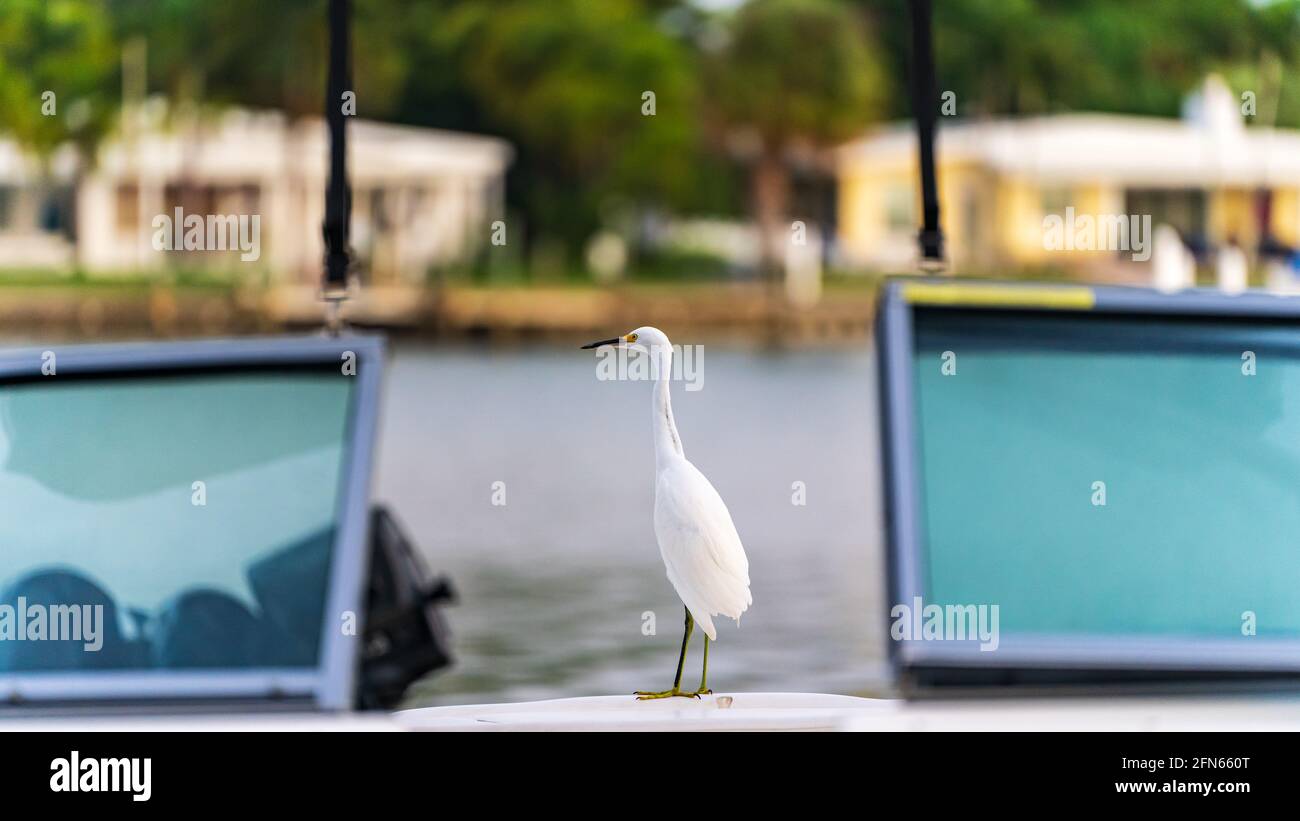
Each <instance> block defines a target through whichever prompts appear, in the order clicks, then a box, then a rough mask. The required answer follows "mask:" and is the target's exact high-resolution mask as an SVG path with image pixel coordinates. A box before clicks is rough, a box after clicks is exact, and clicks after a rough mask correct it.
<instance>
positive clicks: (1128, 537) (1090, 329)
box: [913, 310, 1300, 638]
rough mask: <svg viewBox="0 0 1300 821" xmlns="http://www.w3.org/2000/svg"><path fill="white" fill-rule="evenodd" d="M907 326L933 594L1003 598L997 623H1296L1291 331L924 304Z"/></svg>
mask: <svg viewBox="0 0 1300 821" xmlns="http://www.w3.org/2000/svg"><path fill="white" fill-rule="evenodd" d="M915 334H916V346H915V357H914V361H913V368H914V379H915V383H914V384H915V388H916V403H917V417H918V438H919V442H918V443H917V445H918V449H919V461H920V468H921V488H920V492H921V510H922V525H923V528H924V550H923V568H922V570H923V572H922V578H923V586H924V591H923V592H924V595H925V597H926V598H927V599H928V600H929V601H932V602H935V603H940V604H997V605H999V610H1000V627H1001V630H1002V631H1003V633H1004V634H1007V633H1012V632H1014V633H1031V634H1047V633H1056V634H1059V633H1064V634H1094V635H1120V634H1124V635H1134V634H1137V635H1152V636H1169V637H1175V636H1176V637H1224V638H1231V637H1241V636H1242V631H1241V627H1242V622H1243V614H1247V613H1248V612H1249V613H1253V614H1255V618H1256V625H1257V629H1258V634H1259V636H1273V637H1292V638H1293V637H1296V636H1297V635H1300V594H1298V593H1297V591H1300V327H1297V326H1294V325H1293V326H1287V325H1286V324H1283V323H1272V324H1268V323H1259V322H1250V323H1246V322H1230V321H1223V322H1215V321H1204V320H1195V321H1193V320H1181V319H1175V318H1159V317H1143V318H1136V317H1134V318H1124V317H1107V316H1105V315H1079V314H1068V313H1060V314H1053V315H1044V314H1036V313H1016V312H1005V313H992V312H982V313H980V312H968V311H957V310H920V311H918V312H917V314H916V325H915ZM945 352H951V353H952V354H953V356H955V359H953V357H947V359H948V360H949V361H951V362H952V363H953V364H954V365H955V373H953V374H952V375H944V368H943V365H944V361H945ZM1246 352H1250V354H1253V356H1251V355H1247V356H1246V358H1245V359H1243V354H1245V353H1246ZM1252 361H1253V365H1254V375H1247V374H1248V373H1249V371H1250V368H1249V367H1246V368H1245V369H1244V370H1245V372H1244V371H1243V366H1247V365H1249V364H1251V362H1252ZM1097 483H1104V494H1105V495H1104V502H1105V504H1104V505H1102V504H1099V502H1100V501H1101V500H1102V496H1101V495H1100V494H1101V491H1102V490H1103V485H1101V484H1097Z"/></svg>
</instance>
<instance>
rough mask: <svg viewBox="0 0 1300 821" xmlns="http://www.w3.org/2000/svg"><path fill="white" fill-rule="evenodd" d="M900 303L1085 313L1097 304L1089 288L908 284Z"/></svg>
mask: <svg viewBox="0 0 1300 821" xmlns="http://www.w3.org/2000/svg"><path fill="white" fill-rule="evenodd" d="M903 299H904V300H906V301H907V302H910V303H913V304H916V305H954V306H962V305H978V306H984V307H994V308H1051V309H1064V310H1076V311H1087V310H1091V309H1092V307H1093V306H1094V305H1096V304H1097V298H1096V296H1095V295H1094V294H1093V292H1092V289H1091V288H1084V287H1081V286H1080V287H1074V286H1064V287H1056V286H1049V287H1042V288H1033V287H1025V286H1019V285H956V284H954V285H948V284H943V285H939V284H935V283H929V282H908V283H906V284H904V285H903Z"/></svg>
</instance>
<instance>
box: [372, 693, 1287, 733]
mask: <svg viewBox="0 0 1300 821" xmlns="http://www.w3.org/2000/svg"><path fill="white" fill-rule="evenodd" d="M395 719H396V721H397V722H398V723H399V724H401V725H402V726H403V727H406V728H408V729H411V730H424V731H429V730H432V731H478V732H491V731H503V730H656V731H698V730H843V731H858V732H891V731H933V730H1022V731H1031V730H1114V731H1151V730H1200V731H1207V730H1282V729H1286V730H1300V699H1298V698H1295V697H1271V696H1270V697H1261V696H1234V697H1132V698H1072V699H1059V698H1054V699H1046V698H1044V699H1032V700H1031V699H978V700H977V699H964V700H953V701H913V702H908V701H901V700H893V699H866V698H854V697H852V696H836V695H819V694H813V693H735V694H732V695H726V694H721V693H720V694H717V695H713V696H705V697H704V698H702V699H699V700H698V701H697V700H694V699H690V700H688V699H683V698H673V699H662V700H656V701H637V700H636V699H635V698H633V697H632V696H598V697H592V698H567V699H556V700H552V701H535V702H524V703H518V704H483V705H466V706H456V707H428V708H424V709H418V710H407V711H404V712H400V713H397V714H395Z"/></svg>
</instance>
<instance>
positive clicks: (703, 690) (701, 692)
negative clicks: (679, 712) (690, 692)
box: [695, 687, 713, 698]
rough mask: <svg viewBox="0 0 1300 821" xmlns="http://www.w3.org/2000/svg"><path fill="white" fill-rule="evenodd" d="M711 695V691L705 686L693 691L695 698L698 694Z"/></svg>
mask: <svg viewBox="0 0 1300 821" xmlns="http://www.w3.org/2000/svg"><path fill="white" fill-rule="evenodd" d="M711 695H713V691H712V690H710V689H709V688H707V687H701V688H700V689H698V690H696V691H695V697H696V698H699V697H700V696H711Z"/></svg>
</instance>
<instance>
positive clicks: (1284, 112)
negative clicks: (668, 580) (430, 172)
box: [0, 0, 1300, 260]
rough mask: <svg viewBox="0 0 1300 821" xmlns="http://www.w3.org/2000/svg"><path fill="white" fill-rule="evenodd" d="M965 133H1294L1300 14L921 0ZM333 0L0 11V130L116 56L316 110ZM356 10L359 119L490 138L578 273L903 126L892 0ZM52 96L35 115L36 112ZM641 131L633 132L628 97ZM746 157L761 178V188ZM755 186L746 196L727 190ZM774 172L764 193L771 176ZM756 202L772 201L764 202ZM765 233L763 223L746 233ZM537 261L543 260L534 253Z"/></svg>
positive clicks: (112, 88) (101, 97)
mask: <svg viewBox="0 0 1300 821" xmlns="http://www.w3.org/2000/svg"><path fill="white" fill-rule="evenodd" d="M934 5H935V10H934V19H935V51H936V56H937V62H938V81H939V87H940V89H941V90H952V91H954V92H956V94H957V103H958V114H959V115H960V116H963V117H975V116H984V115H1006V114H1011V115H1020V114H1035V113H1047V112H1056V111H1068V110H1076V111H1079V110H1090V111H1114V112H1123V113H1133V114H1147V115H1157V116H1176V115H1177V114H1178V111H1179V107H1180V105H1181V102H1182V100H1183V98H1184V96H1185V95H1186V94H1187V92H1188V91H1190V90H1192V89H1194V88H1195V87H1196V86H1197V85H1198V84H1199V83H1200V82H1201V80H1202V79H1203V77H1204V76H1205V75H1206V74H1207V73H1209V72H1213V71H1217V72H1220V73H1222V74H1223V75H1224V76H1225V77H1226V78H1227V79H1228V81H1229V82H1230V83H1231V84H1232V86H1233V88H1234V90H1235V91H1236V92H1238V93H1240V92H1241V91H1243V90H1251V91H1254V92H1255V93H1256V96H1257V99H1258V109H1259V114H1258V115H1257V117H1256V118H1255V123H1256V124H1269V123H1270V122H1275V123H1276V124H1279V125H1285V126H1291V127H1300V84H1296V83H1295V82H1293V81H1292V80H1291V77H1293V76H1294V75H1295V74H1296V70H1297V68H1300V0H1281V1H1280V2H1265V1H1264V0H937V2H935V4H934ZM326 7H327V0H276V2H267V0H220V2H214V0H3V9H2V11H0V106H3V109H0V110H3V112H4V117H3V120H2V121H0V127H3V128H5V129H6V130H8V131H10V132H12V133H14V134H16V135H17V136H18V137H19V138H20V139H21V140H23V141H24V142H26V143H28V144H30V145H33V146H35V147H37V148H38V149H40V150H42V151H48V150H49V149H50V148H52V147H53V146H55V145H57V144H58V143H60V142H62V141H64V140H67V139H73V140H75V141H76V142H77V143H78V144H80V145H81V146H82V147H83V148H90V147H93V145H94V144H95V142H96V141H97V140H98V139H99V138H100V137H101V136H102V135H103V134H104V133H105V132H106V130H107V129H108V128H109V127H110V126H111V125H112V120H113V116H114V114H115V107H116V104H117V102H118V100H119V99H120V95H121V83H122V78H121V69H120V67H119V66H120V49H121V46H122V44H123V43H125V42H127V41H128V40H130V39H142V40H143V41H144V42H145V43H146V45H147V66H148V72H147V73H148V90H149V91H150V92H151V93H163V94H166V95H167V96H168V97H170V98H171V99H172V100H174V101H177V102H190V101H194V102H207V103H216V104H239V105H246V106H254V107H274V108H279V109H282V110H284V111H286V112H288V113H290V114H291V115H294V116H306V115H310V116H316V115H318V113H319V112H320V111H321V109H322V107H323V102H324V101H323V99H322V97H323V90H324V84H325V83H324V76H325V58H326ZM708 8H710V9H713V10H704V9H702V8H701V7H700V6H697V5H695V4H694V3H691V2H688V0H423V1H422V2H418V3H409V2H404V1H403V0H354V14H353V19H354V26H353V64H354V77H355V90H356V92H357V100H358V110H359V113H360V114H361V115H362V116H365V117H370V118H375V119H384V120H391V121H396V122H403V123H409V124H413V125H422V126H433V127H442V128H453V129H460V130H467V131H474V132H480V133H488V134H496V135H500V136H502V137H505V138H506V139H508V140H509V141H510V142H511V143H512V144H513V145H514V146H515V149H516V161H515V164H514V166H513V167H512V169H511V171H510V178H509V181H508V185H507V196H508V197H509V206H510V209H511V213H517V214H521V215H522V217H523V223H524V224H523V226H522V232H521V233H522V235H523V236H524V237H525V238H526V240H527V241H528V245H529V247H530V248H532V247H533V246H535V245H538V246H542V247H544V248H546V249H550V248H553V247H554V246H555V244H556V243H557V242H558V243H559V245H560V246H561V247H562V248H563V249H565V253H566V254H567V255H568V257H569V258H570V259H572V260H577V259H579V258H580V257H581V249H582V247H583V244H584V243H585V242H586V240H587V238H588V237H589V236H590V235H591V234H592V232H593V231H594V230H596V229H597V228H599V227H604V228H613V229H614V230H618V231H620V232H621V233H623V234H624V235H626V236H629V238H630V239H633V240H635V234H636V231H637V227H636V226H637V225H638V224H639V222H640V221H643V220H644V219H646V218H647V217H649V216H652V215H654V214H657V213H665V212H666V213H684V214H714V215H735V214H738V213H741V212H742V211H744V210H745V209H746V208H747V207H761V208H762V209H765V210H767V211H769V212H771V213H769V214H767V215H766V216H765V217H764V219H763V220H761V221H766V222H769V223H775V221H776V219H777V217H785V216H788V215H787V214H783V213H782V212H783V211H784V210H785V209H786V207H787V205H786V203H787V202H788V198H787V197H785V196H784V193H783V192H784V191H785V190H786V189H787V188H788V181H787V180H785V179H783V178H782V177H783V176H784V175H786V174H788V171H789V169H788V166H787V162H786V156H785V155H788V154H789V151H790V149H791V148H802V149H809V150H811V149H816V148H818V147H824V146H827V145H833V144H835V143H837V142H840V141H842V140H845V139H848V138H851V137H852V135H854V134H855V133H857V132H859V131H863V130H866V129H867V128H869V127H870V126H871V125H872V124H873V123H875V122H879V121H880V120H883V119H896V118H900V117H904V116H907V115H908V114H909V110H910V101H909V97H908V93H907V70H908V69H907V65H908V53H909V48H910V30H909V15H908V7H907V2H906V0H748V2H743V3H736V4H733V5H728V4H725V3H724V4H717V3H711V4H709V5H708ZM46 90H52V91H54V92H56V94H57V95H58V116H56V117H44V116H42V115H41V111H40V103H41V99H40V95H41V93H42V92H43V91H46ZM647 91H649V92H653V93H654V95H655V101H654V103H655V113H654V115H653V116H648V115H645V114H643V113H642V106H643V104H644V98H643V95H644V93H645V92H647ZM764 157H766V158H767V168H766V172H765V173H767V174H768V175H769V178H768V179H767V182H766V188H765V187H764V186H762V185H759V184H758V183H759V178H760V176H761V173H762V172H763V169H762V166H763V164H764ZM747 174H748V175H750V177H751V179H750V184H749V185H746V184H745V176H746V175H747ZM771 175H776V176H775V177H772V176H771ZM760 189H763V190H770V191H775V192H776V195H775V196H774V197H772V198H769V199H767V200H763V199H762V198H761V197H757V196H755V194H757V193H758V192H759V190H760ZM760 215H761V214H760ZM547 254H548V255H552V256H553V254H551V252H550V251H549V250H548V251H547Z"/></svg>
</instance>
